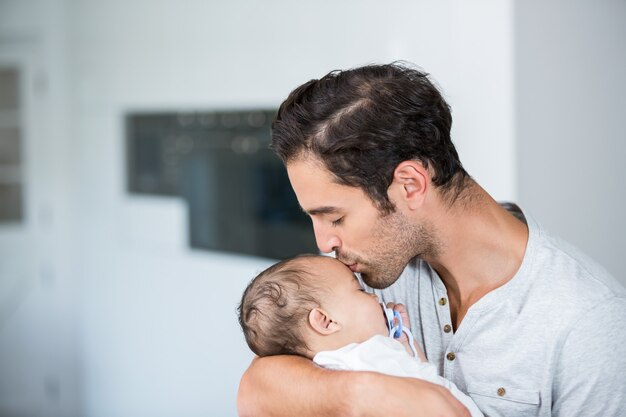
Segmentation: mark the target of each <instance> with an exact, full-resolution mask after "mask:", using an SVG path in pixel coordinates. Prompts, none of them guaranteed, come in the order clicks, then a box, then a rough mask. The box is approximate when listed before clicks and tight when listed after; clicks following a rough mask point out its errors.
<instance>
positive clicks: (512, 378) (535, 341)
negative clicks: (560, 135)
mask: <svg viewBox="0 0 626 417" xmlns="http://www.w3.org/2000/svg"><path fill="white" fill-rule="evenodd" d="M526 222H527V224H528V229H529V239H528V244H527V248H526V252H525V256H524V260H523V262H522V265H521V267H520V269H519V271H518V272H517V273H516V275H515V276H514V277H513V278H512V279H511V280H510V281H509V282H507V283H506V284H505V285H503V286H502V287H499V288H497V289H495V290H494V291H492V292H490V293H488V294H487V295H485V296H484V297H483V298H481V299H480V300H479V301H477V302H476V303H475V304H474V305H473V306H472V307H471V308H470V309H469V311H468V312H467V315H466V316H465V318H464V319H463V321H462V323H461V325H460V326H459V328H458V329H457V330H456V331H453V330H452V327H451V319H450V308H449V303H448V301H447V300H448V295H447V291H446V287H445V286H444V284H443V282H442V281H441V279H440V278H439V276H438V275H437V273H436V272H435V271H434V270H433V269H432V268H431V267H430V266H429V265H428V264H427V263H426V262H424V261H421V260H419V259H414V260H413V261H411V263H409V265H407V267H406V269H405V270H404V272H403V273H402V275H401V276H400V278H399V279H398V281H397V282H396V283H395V284H393V285H392V286H391V287H389V288H387V289H385V290H382V291H379V290H375V292H376V293H377V294H378V295H379V297H381V299H382V301H384V302H390V301H393V302H396V303H403V304H405V305H406V307H407V310H408V312H409V315H410V317H411V328H412V329H413V334H414V335H415V338H416V340H417V341H418V342H419V344H420V345H421V346H422V348H423V349H424V352H425V353H426V356H427V357H428V360H429V361H430V362H431V363H433V364H435V365H436V366H437V368H438V370H439V373H440V375H442V376H443V377H445V378H447V379H449V380H450V381H452V382H454V383H455V384H456V385H457V386H458V387H459V388H460V389H461V390H462V391H463V392H465V393H467V394H468V395H469V396H470V397H472V399H473V400H474V401H475V402H476V404H477V405H478V407H479V408H480V409H481V411H482V412H483V413H484V414H485V415H486V416H489V417H495V416H507V417H526V416H541V417H548V416H554V417H591V416H602V417H626V290H625V289H624V288H623V287H622V286H621V285H620V284H619V283H618V282H617V281H616V280H615V279H614V278H613V277H612V276H611V275H610V274H609V273H608V272H607V271H606V270H604V269H603V268H602V267H600V266H599V265H597V264H596V263H595V262H593V261H592V260H590V259H589V258H588V257H586V256H585V255H584V254H582V253H581V252H580V251H578V250H577V249H575V248H573V247H571V246H570V245H568V244H566V243H565V242H563V241H561V240H559V239H557V238H555V237H553V236H551V235H549V234H548V233H547V232H546V231H545V230H543V229H542V228H541V227H540V226H539V225H538V224H537V223H536V222H535V221H534V220H533V219H531V218H529V217H528V216H526Z"/></svg>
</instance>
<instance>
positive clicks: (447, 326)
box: [443, 324, 452, 333]
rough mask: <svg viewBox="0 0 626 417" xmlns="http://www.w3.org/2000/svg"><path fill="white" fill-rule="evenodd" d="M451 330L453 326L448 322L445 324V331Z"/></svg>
mask: <svg viewBox="0 0 626 417" xmlns="http://www.w3.org/2000/svg"><path fill="white" fill-rule="evenodd" d="M450 330H452V326H450V325H449V324H446V325H445V326H443V331H444V332H446V333H450Z"/></svg>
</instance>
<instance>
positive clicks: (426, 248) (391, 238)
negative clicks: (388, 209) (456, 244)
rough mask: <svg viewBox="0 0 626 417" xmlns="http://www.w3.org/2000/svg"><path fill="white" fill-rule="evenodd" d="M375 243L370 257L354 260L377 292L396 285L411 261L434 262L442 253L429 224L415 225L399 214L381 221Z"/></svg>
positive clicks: (377, 225) (389, 215)
mask: <svg viewBox="0 0 626 417" xmlns="http://www.w3.org/2000/svg"><path fill="white" fill-rule="evenodd" d="M372 240H373V241H374V242H375V244H374V246H373V248H372V249H371V250H370V251H369V253H368V254H364V256H363V257H357V258H356V259H351V260H352V261H355V262H357V263H359V265H360V266H361V267H362V271H361V278H362V279H363V281H364V282H365V283H366V284H367V285H369V286H370V287H372V288H376V289H383V288H387V287H389V286H390V285H392V284H393V283H394V282H396V281H397V280H398V278H399V277H400V275H401V274H402V271H403V270H404V268H405V267H406V266H407V264H408V263H409V262H410V261H411V259H413V258H415V257H420V258H427V259H435V258H436V257H437V256H438V255H439V253H440V250H441V242H440V241H439V239H438V238H437V234H436V232H435V230H434V228H433V226H432V225H431V224H430V223H426V222H422V223H421V224H414V223H412V222H411V221H410V220H409V219H408V218H407V217H406V216H404V214H402V213H401V212H399V211H394V212H392V213H390V214H387V215H383V216H380V217H379V218H378V220H377V222H376V224H375V226H374V230H372Z"/></svg>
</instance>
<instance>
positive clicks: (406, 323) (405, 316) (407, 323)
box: [387, 303, 428, 362]
mask: <svg viewBox="0 0 626 417" xmlns="http://www.w3.org/2000/svg"><path fill="white" fill-rule="evenodd" d="M387 308H391V309H392V310H395V311H397V312H398V313H400V317H402V326H403V327H406V328H407V329H409V330H411V320H410V319H409V313H408V312H407V311H406V307H404V304H394V303H387ZM396 340H398V341H399V342H400V343H402V345H403V346H404V348H405V349H406V350H407V352H409V354H410V355H411V356H413V350H412V349H411V346H409V338H408V337H407V335H406V334H405V333H402V335H401V336H400V337H399V338H398V339H396ZM413 345H414V346H415V351H416V352H417V356H418V357H419V358H420V360H421V361H423V362H428V360H427V359H426V355H424V351H423V350H422V348H421V347H420V345H419V344H418V343H417V342H416V341H415V338H413Z"/></svg>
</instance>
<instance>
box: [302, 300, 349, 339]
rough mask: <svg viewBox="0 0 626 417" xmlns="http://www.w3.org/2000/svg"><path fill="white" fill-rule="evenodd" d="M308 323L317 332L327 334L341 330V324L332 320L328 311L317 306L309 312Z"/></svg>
mask: <svg viewBox="0 0 626 417" xmlns="http://www.w3.org/2000/svg"><path fill="white" fill-rule="evenodd" d="M309 324H310V325H311V327H312V328H313V330H315V331H316V332H318V333H319V334H321V335H323V336H328V335H330V334H333V333H335V332H338V331H339V330H341V325H340V324H339V323H337V322H335V321H333V320H332V319H331V318H330V316H329V315H328V313H327V312H326V311H324V310H322V309H321V308H319V307H316V308H314V309H313V310H311V311H310V312H309Z"/></svg>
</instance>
